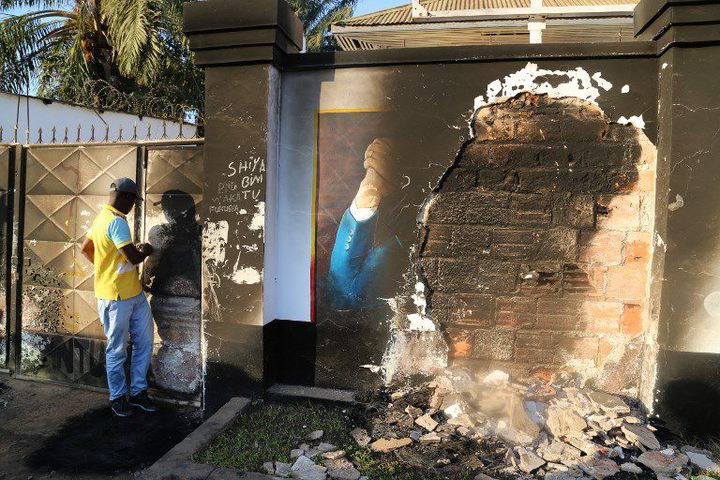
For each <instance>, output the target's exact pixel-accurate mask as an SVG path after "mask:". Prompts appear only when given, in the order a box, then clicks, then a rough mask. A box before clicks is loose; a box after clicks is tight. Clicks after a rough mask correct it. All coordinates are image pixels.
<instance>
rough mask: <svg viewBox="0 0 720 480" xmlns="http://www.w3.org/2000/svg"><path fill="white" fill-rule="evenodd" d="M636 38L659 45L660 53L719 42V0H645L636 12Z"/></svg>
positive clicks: (637, 7)
mask: <svg viewBox="0 0 720 480" xmlns="http://www.w3.org/2000/svg"><path fill="white" fill-rule="evenodd" d="M634 24H635V36H636V37H637V38H638V39H639V40H655V41H656V42H658V53H660V54H661V53H663V52H664V51H665V50H667V49H668V48H670V47H673V46H690V45H693V44H709V43H717V42H719V41H720V28H719V27H720V2H718V1H717V0H642V1H641V2H640V3H638V5H637V6H636V7H635V12H634Z"/></svg>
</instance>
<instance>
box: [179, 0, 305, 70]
mask: <svg viewBox="0 0 720 480" xmlns="http://www.w3.org/2000/svg"><path fill="white" fill-rule="evenodd" d="M183 18H184V29H183V30H184V32H185V34H186V35H187V37H188V39H189V41H190V49H191V50H192V51H193V52H194V53H195V63H196V64H197V65H199V66H209V65H241V64H248V63H275V62H277V61H278V59H279V58H280V57H281V56H282V54H286V53H297V52H299V51H300V50H301V49H302V46H303V35H304V32H303V24H302V22H301V21H300V19H299V18H298V16H297V15H296V14H295V12H294V11H293V10H292V9H291V8H290V6H289V5H288V4H287V3H286V2H285V1H284V0H206V1H203V2H187V3H185V4H184V9H183Z"/></svg>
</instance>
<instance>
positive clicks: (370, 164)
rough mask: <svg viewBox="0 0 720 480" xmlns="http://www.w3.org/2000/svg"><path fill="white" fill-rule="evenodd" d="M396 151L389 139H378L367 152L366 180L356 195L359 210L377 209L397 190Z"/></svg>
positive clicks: (365, 164)
mask: <svg viewBox="0 0 720 480" xmlns="http://www.w3.org/2000/svg"><path fill="white" fill-rule="evenodd" d="M395 164H396V162H395V149H394V146H393V142H392V140H391V139H389V138H376V139H375V140H373V141H372V143H370V145H368V147H367V149H366V150H365V161H364V163H363V166H364V167H365V178H364V179H363V180H362V182H360V188H359V189H358V192H357V195H355V205H356V206H357V207H358V208H377V207H378V206H379V205H380V201H381V200H382V198H383V197H385V196H387V195H388V194H389V193H391V192H392V191H393V190H394V189H395V188H396V183H397V182H396V181H395V180H394V179H395V177H396V174H395Z"/></svg>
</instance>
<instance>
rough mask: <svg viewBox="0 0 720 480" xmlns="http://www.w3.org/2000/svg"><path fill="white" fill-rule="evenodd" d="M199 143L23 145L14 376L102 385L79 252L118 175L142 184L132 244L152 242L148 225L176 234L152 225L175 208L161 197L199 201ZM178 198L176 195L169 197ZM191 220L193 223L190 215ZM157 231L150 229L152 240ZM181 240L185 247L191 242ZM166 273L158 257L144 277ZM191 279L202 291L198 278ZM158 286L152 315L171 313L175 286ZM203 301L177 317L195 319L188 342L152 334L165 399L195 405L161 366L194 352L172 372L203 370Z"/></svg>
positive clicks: (96, 325)
mask: <svg viewBox="0 0 720 480" xmlns="http://www.w3.org/2000/svg"><path fill="white" fill-rule="evenodd" d="M198 143H200V142H198V141H187V142H178V141H168V142H158V143H149V142H132V143H114V144H108V143H98V144H92V143H91V144H84V145H80V144H78V145H30V146H23V147H22V156H21V165H20V168H21V170H20V179H21V181H20V192H19V193H20V200H19V202H18V205H19V208H18V226H19V228H18V232H17V234H18V238H20V239H21V242H20V244H19V245H20V246H21V247H22V248H19V249H18V252H17V258H18V262H19V263H20V264H21V265H22V271H21V274H20V275H18V281H17V282H16V283H17V286H16V287H15V288H16V291H17V294H16V296H15V303H16V304H17V305H16V308H17V313H16V315H19V318H21V322H20V323H21V335H18V336H17V337H18V343H19V345H18V347H19V349H18V351H19V353H18V355H17V357H18V361H17V365H15V371H16V373H20V374H21V375H23V376H28V377H32V378H38V379H47V380H53V381H59V382H63V383H70V384H78V385H87V386H94V387H101V388H105V387H106V380H105V340H104V334H103V329H102V325H101V323H100V321H99V319H98V315H97V306H96V300H95V296H94V292H93V270H92V265H91V264H89V262H87V260H86V259H85V258H84V257H83V256H82V254H81V252H80V245H81V244H82V241H83V238H84V236H85V233H86V232H87V230H88V228H89V227H90V224H91V222H92V220H93V219H94V217H95V215H96V214H97V213H98V211H99V210H100V209H101V208H102V206H103V205H104V204H105V203H106V201H107V195H108V192H109V186H110V183H111V182H112V180H113V179H115V178H117V177H130V178H133V179H136V181H137V182H138V185H140V186H141V188H143V186H144V187H145V193H146V195H145V201H144V202H141V204H140V205H139V206H138V208H137V209H136V210H135V211H134V212H132V213H131V214H130V215H129V216H128V220H129V222H130V224H131V225H134V229H135V234H134V238H136V239H138V240H140V239H143V238H144V239H150V240H151V241H157V239H153V238H152V236H153V228H152V227H159V228H160V229H161V230H162V231H173V232H174V231H175V230H176V229H174V228H169V227H168V226H167V225H169V224H172V223H173V222H172V221H171V220H170V219H168V220H167V221H166V222H165V223H160V224H159V225H154V224H153V225H151V224H152V223H153V222H155V223H157V220H156V219H157V218H159V216H158V215H157V213H158V212H164V211H165V210H164V207H163V206H164V205H165V206H167V205H172V204H173V201H172V199H171V200H170V201H168V200H167V199H166V198H165V197H168V196H169V197H172V196H173V194H167V191H168V190H171V189H172V188H173V187H172V186H173V185H175V184H177V186H178V188H176V190H178V191H181V192H186V191H187V195H189V197H187V198H190V199H191V200H192V203H193V206H194V205H195V203H196V202H198V201H199V199H200V198H201V196H202V189H201V187H200V186H201V184H202V183H201V175H202V147H201V146H199V145H198ZM156 152H157V153H156ZM0 159H1V157H0ZM183 178H192V179H193V180H194V182H191V183H192V188H190V187H191V186H189V185H187V182H185V183H182V182H181V180H182V179H183ZM163 189H164V190H163ZM182 189H184V190H182ZM179 195H180V194H174V196H175V197H177V196H179ZM183 198H185V197H183ZM163 200H165V202H163ZM168 208H169V207H168ZM165 213H167V212H165ZM193 221H194V222H195V223H196V224H197V219H196V218H193ZM157 231H158V230H157V228H156V229H155V233H157ZM166 236H167V235H166ZM199 241H200V232H199V231H198V232H197V242H199ZM185 242H186V243H187V242H189V240H187V235H186V240H185ZM175 243H177V242H175ZM166 250H167V249H166V248H164V247H163V246H160V248H158V249H157V251H158V253H159V254H160V255H161V257H160V258H165V257H163V252H165V251H166ZM166 263H167V262H166ZM164 268H165V267H164V266H163V260H160V261H159V262H158V261H156V260H155V259H153V261H152V262H150V263H149V265H148V269H150V270H151V271H149V272H148V273H145V274H144V278H147V279H151V278H155V279H156V278H158V274H159V273H160V274H162V272H163V271H164V270H163V269H164ZM19 273H20V272H19ZM196 281H197V283H198V284H199V282H200V278H199V274H198V278H197V280H196ZM155 283H157V281H155V282H149V281H147V282H146V285H147V286H148V288H149V289H150V291H151V293H152V297H151V299H152V304H153V311H154V312H156V311H157V312H160V314H161V315H160V316H162V314H165V315H166V316H167V315H170V314H172V312H173V308H172V302H176V303H177V301H178V300H177V298H176V297H178V295H170V293H172V289H171V290H168V289H160V288H159V287H158V286H157V285H155ZM156 291H159V292H160V294H158V293H156ZM156 297H157V298H156ZM199 302H200V300H199V295H198V297H197V303H198V305H197V311H198V315H197V318H195V317H194V316H192V315H190V313H188V312H183V313H184V314H185V316H186V317H188V316H189V317H190V318H191V320H187V319H186V321H185V323H193V322H195V324H196V326H197V330H198V334H197V335H195V336H190V337H188V336H187V335H186V338H184V339H183V340H182V341H181V340H178V339H176V338H174V337H173V338H172V339H169V337H168V334H167V328H165V329H163V328H156V333H159V334H160V335H159V336H158V335H156V349H155V350H156V351H155V357H154V359H153V371H156V370H157V371H158V372H161V375H158V376H157V378H158V380H159V381H156V382H153V384H154V385H157V386H159V387H160V390H161V392H162V395H163V396H166V397H171V398H182V399H189V400H197V399H198V398H199V392H200V391H201V388H199V385H194V384H193V386H192V387H187V386H186V385H184V384H182V383H181V382H177V381H176V382H175V383H174V384H173V383H171V382H168V381H163V379H164V378H167V377H169V376H170V375H169V372H168V369H167V368H166V366H167V365H168V364H170V363H172V362H171V360H174V359H176V358H177V357H178V353H179V352H183V351H186V350H187V351H189V350H192V349H195V350H196V351H197V352H198V354H197V355H196V356H190V358H185V362H184V363H183V362H180V363H179V364H177V368H178V370H177V371H176V375H179V376H181V377H182V375H183V374H185V373H186V372H188V371H192V368H190V367H192V366H194V365H189V363H192V362H194V363H196V364H197V368H196V370H197V371H198V372H199V369H200V356H199V352H200V347H199V346H200V335H199V329H200V316H199V312H200V308H199ZM186 303H187V302H186ZM168 305H170V306H168ZM165 323H168V322H167V321H165ZM158 327H160V324H158ZM188 328H189V327H188ZM163 335H164V337H163ZM173 342H174V343H173ZM183 342H184V343H183ZM194 343H196V344H197V345H195V344H194ZM186 357H187V356H186ZM176 363H177V362H176ZM153 378H154V377H153V376H152V375H151V379H153ZM197 382H200V377H198V379H197V380H196V383H197ZM158 384H159V385H158Z"/></svg>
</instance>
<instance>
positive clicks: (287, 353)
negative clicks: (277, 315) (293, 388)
mask: <svg viewBox="0 0 720 480" xmlns="http://www.w3.org/2000/svg"><path fill="white" fill-rule="evenodd" d="M263 344H264V354H265V375H264V383H265V387H266V388H267V387H270V386H271V385H273V384H276V383H282V384H286V385H304V386H313V385H315V362H316V344H317V331H316V328H315V324H314V323H311V322H295V321H290V320H274V321H272V322H270V323H269V324H267V325H265V329H264V335H263Z"/></svg>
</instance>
